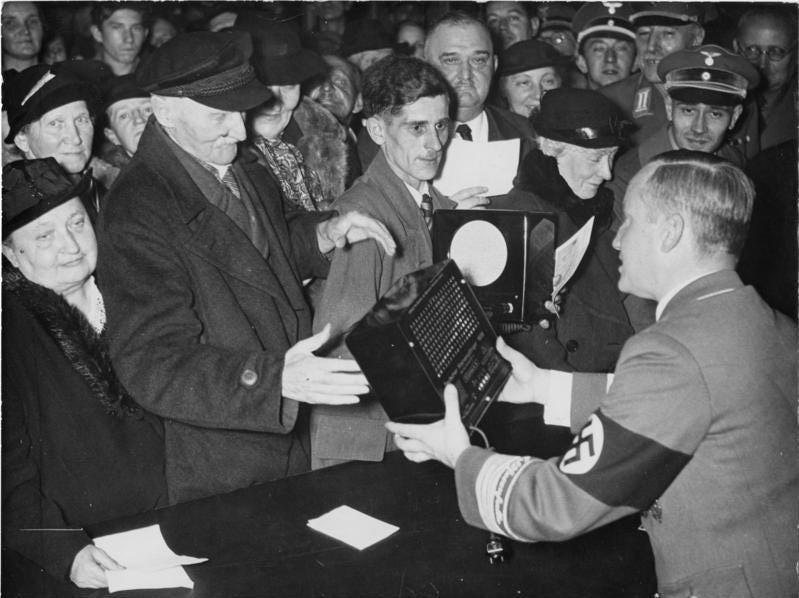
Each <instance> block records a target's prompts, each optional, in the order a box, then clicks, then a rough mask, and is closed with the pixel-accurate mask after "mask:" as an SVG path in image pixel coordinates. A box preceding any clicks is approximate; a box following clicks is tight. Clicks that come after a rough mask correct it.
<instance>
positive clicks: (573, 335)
mask: <svg viewBox="0 0 799 598" xmlns="http://www.w3.org/2000/svg"><path fill="white" fill-rule="evenodd" d="M533 126H534V127H535V130H536V133H537V135H538V142H539V149H534V150H532V151H531V152H530V153H528V154H527V156H526V157H525V158H524V160H523V161H522V164H521V166H520V168H519V175H518V177H517V180H516V184H515V186H514V188H513V190H512V191H511V192H510V193H509V194H508V196H506V197H503V198H496V199H495V200H494V201H493V203H492V207H495V208H498V209H503V208H504V209H517V210H527V211H544V212H552V213H554V214H555V215H556V216H557V222H558V231H557V244H558V245H560V244H561V243H563V242H564V241H565V240H567V239H569V238H570V237H571V236H572V235H573V234H574V233H575V232H577V231H578V230H579V229H580V228H582V227H583V226H586V225H589V222H591V223H592V224H591V226H592V229H591V240H590V243H589V245H588V248H587V250H586V252H585V255H584V256H583V258H582V262H581V263H580V266H579V268H578V269H577V272H576V273H575V274H574V276H573V277H572V278H571V280H570V281H569V282H568V283H567V287H566V288H567V291H566V292H565V293H563V294H562V296H561V303H560V315H559V317H558V318H557V319H556V320H555V321H554V322H553V323H552V324H551V325H550V326H549V327H548V328H546V329H544V328H542V327H541V326H536V327H534V328H533V329H532V330H530V331H522V332H518V333H515V334H510V335H507V336H506V340H507V342H508V344H509V345H511V346H513V347H514V348H516V349H517V350H519V351H521V352H522V353H524V354H525V355H526V356H527V357H528V358H530V359H532V360H533V361H534V362H535V363H536V364H537V365H539V366H540V367H544V368H552V369H557V370H563V371H578V372H610V371H613V368H614V366H615V364H616V359H617V358H618V356H619V352H620V350H621V347H622V345H623V344H624V341H626V340H627V338H629V337H630V336H632V334H633V332H634V329H633V323H632V321H631V316H630V315H628V313H627V311H626V309H625V304H624V303H622V300H623V299H624V297H623V296H622V295H621V294H620V293H619V291H618V290H617V287H616V283H617V280H618V257H617V253H616V251H615V250H614V249H613V248H612V246H611V241H612V237H613V235H612V233H611V231H610V228H609V226H610V222H611V218H610V217H611V209H612V205H613V196H612V194H610V192H609V191H608V190H606V189H604V188H603V186H602V185H603V183H604V182H605V181H607V180H609V179H610V178H611V167H612V165H613V159H614V156H615V154H616V151H617V150H618V148H619V146H620V145H622V144H623V143H624V139H625V127H624V123H623V122H622V121H621V120H620V115H619V113H618V110H617V108H616V107H615V105H614V104H613V103H612V102H611V101H610V100H608V99H606V98H605V97H604V96H603V95H602V94H600V93H599V92H597V91H593V90H588V89H573V88H560V89H554V90H552V91H549V92H547V94H546V95H545V96H544V97H543V99H542V100H541V110H540V112H539V113H538V114H537V115H536V116H535V117H534V118H533ZM497 406H498V407H499V409H495V408H492V409H491V411H489V413H488V414H487V416H486V419H487V420H488V422H487V424H486V428H489V427H490V430H488V431H487V432H488V433H489V438H490V439H491V440H492V441H493V442H494V443H495V444H497V445H499V444H502V443H503V442H511V443H515V444H516V445H520V446H521V447H522V448H524V449H525V450H527V451H528V452H529V453H530V454H535V455H536V456H540V457H548V456H551V455H555V454H559V451H563V450H565V449H566V448H567V447H568V445H569V442H570V437H569V436H570V435H569V433H568V431H566V432H563V431H562V430H565V429H564V428H557V427H550V426H545V425H544V424H543V420H542V417H541V413H540V409H539V408H538V407H536V406H521V405H520V406H506V405H503V404H498V405H497ZM530 426H533V427H534V428H535V429H536V432H535V433H530V432H529V430H530ZM503 429H504V430H505V431H502V430H503ZM494 430H496V431H495V432H494ZM491 432H494V434H493V436H494V437H492V434H491ZM516 448H517V449H518V446H517V447H516ZM497 449H498V450H502V448H501V447H500V446H497Z"/></svg>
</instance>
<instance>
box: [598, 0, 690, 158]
mask: <svg viewBox="0 0 799 598" xmlns="http://www.w3.org/2000/svg"><path fill="white" fill-rule="evenodd" d="M634 9H635V12H634V13H633V14H632V15H631V16H630V22H631V23H632V25H633V27H635V44H636V47H637V50H638V54H637V58H636V61H637V64H638V67H639V68H640V69H641V72H640V73H633V74H632V75H630V76H629V77H627V78H626V79H624V80H622V81H619V82H618V83H614V84H613V85H609V86H607V87H603V88H602V93H603V94H604V95H606V96H607V97H609V98H610V99H611V100H613V101H614V102H615V103H616V105H618V106H619V108H621V109H622V111H623V112H624V114H625V116H626V118H627V119H628V120H629V121H630V122H632V123H633V124H634V125H635V126H636V128H637V129H636V130H635V131H634V132H633V134H632V136H631V142H632V144H633V145H638V144H639V143H641V142H642V141H643V140H644V139H648V138H649V137H650V136H651V135H652V134H653V133H654V132H655V131H657V130H658V129H659V128H660V127H661V126H663V125H664V124H665V123H666V120H667V118H666V102H665V97H666V91H665V89H664V88H663V83H662V81H661V80H660V78H659V77H658V70H657V69H658V64H660V61H661V60H662V59H663V58H665V57H666V56H668V55H669V54H672V53H674V52H677V51H678V50H682V49H683V48H692V47H695V46H698V45H700V44H701V43H702V40H703V39H704V37H705V30H704V28H703V27H702V25H701V21H700V13H701V10H702V5H701V3H699V2H645V3H643V2H642V3H640V4H638V3H637V4H635V6H634Z"/></svg>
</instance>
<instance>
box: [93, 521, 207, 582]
mask: <svg viewBox="0 0 799 598" xmlns="http://www.w3.org/2000/svg"><path fill="white" fill-rule="evenodd" d="M94 545H95V546H97V547H98V548H102V549H103V550H105V551H106V552H107V553H108V554H109V556H110V557H111V558H113V559H114V560H115V561H116V562H117V563H119V564H120V565H122V566H123V567H126V568H128V569H142V570H147V571H157V570H159V569H166V568H168V567H174V566H176V565H193V564H195V563H202V562H204V561H207V560H208V559H205V558H197V557H193V556H183V555H178V554H175V553H174V552H172V550H171V549H170V548H169V546H167V545H166V541H165V540H164V536H163V534H162V533H161V526H160V525H150V526H148V527H142V528H139V529H133V530H130V531H127V532H120V533H118V534H109V535H107V536H100V537H99V538H95V539H94Z"/></svg>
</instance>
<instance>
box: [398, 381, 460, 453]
mask: <svg viewBox="0 0 799 598" xmlns="http://www.w3.org/2000/svg"><path fill="white" fill-rule="evenodd" d="M444 408H445V412H444V419H442V420H439V421H437V422H434V423H432V424H426V425H418V424H399V423H396V422H388V423H387V424H386V428H388V431H389V432H392V433H393V434H394V442H395V443H396V445H397V447H398V448H399V449H400V450H401V451H402V452H403V453H405V457H407V458H408V459H409V460H411V461H415V462H417V463H421V462H423V461H428V460H430V459H435V460H436V461H441V462H442V463H443V464H444V465H449V466H450V467H452V468H454V467H455V463H457V462H458V457H460V456H461V453H462V452H463V451H465V450H466V449H467V448H468V447H469V434H468V432H467V431H466V428H464V427H463V423H462V422H461V410H460V405H459V403H458V391H457V390H456V389H455V387H454V386H453V385H452V384H448V385H447V387H446V388H445V389H444Z"/></svg>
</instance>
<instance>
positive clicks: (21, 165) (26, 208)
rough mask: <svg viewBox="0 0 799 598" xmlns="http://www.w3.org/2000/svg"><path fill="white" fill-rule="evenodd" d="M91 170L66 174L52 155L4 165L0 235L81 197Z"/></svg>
mask: <svg viewBox="0 0 799 598" xmlns="http://www.w3.org/2000/svg"><path fill="white" fill-rule="evenodd" d="M91 180H92V172H91V169H87V171H86V172H84V173H83V175H82V176H80V177H79V178H75V177H72V176H70V175H68V174H67V173H66V172H64V170H63V169H62V168H61V166H60V165H59V164H58V162H56V160H55V158H44V159H41V160H17V161H16V162H11V163H9V164H6V165H5V166H4V167H3V239H5V238H6V237H8V235H10V234H11V233H13V232H14V231H15V230H17V229H18V228H20V227H23V226H25V225H26V224H28V223H30V222H33V221H34V220H36V219H37V218H38V217H39V216H42V215H44V214H46V213H47V212H49V211H50V210H52V209H53V208H56V207H58V206H60V205H61V204H62V203H65V202H67V201H69V200H70V199H72V198H74V197H78V198H81V199H83V196H84V195H85V194H86V193H87V192H88V191H89V189H90V188H91Z"/></svg>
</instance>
